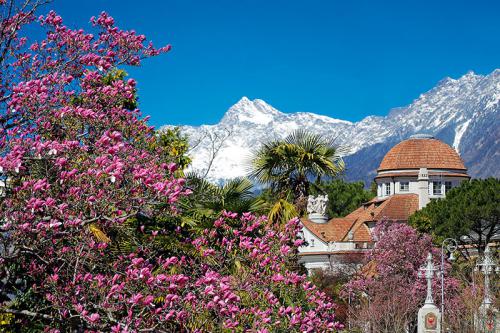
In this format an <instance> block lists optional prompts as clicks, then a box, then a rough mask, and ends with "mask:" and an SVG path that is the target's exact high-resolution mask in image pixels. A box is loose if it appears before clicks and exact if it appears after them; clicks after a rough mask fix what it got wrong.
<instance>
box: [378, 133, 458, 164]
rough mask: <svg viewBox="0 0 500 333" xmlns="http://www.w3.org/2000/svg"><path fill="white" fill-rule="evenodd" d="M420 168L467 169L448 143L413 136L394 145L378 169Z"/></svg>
mask: <svg viewBox="0 0 500 333" xmlns="http://www.w3.org/2000/svg"><path fill="white" fill-rule="evenodd" d="M419 168H431V169H452V170H467V169H466V168H465V166H464V162H463V161H462V159H461V158H460V156H459V155H458V153H457V152H456V151H455V150H454V149H453V148H452V147H450V146H448V145H447V144H446V143H444V142H442V141H440V140H437V139H434V138H414V139H413V138H412V139H408V140H404V141H402V142H400V143H398V144H397V145H395V146H394V147H392V148H391V150H389V152H388V153H387V154H386V155H385V156H384V158H383V160H382V162H381V163H380V166H379V167H378V171H383V170H398V169H419Z"/></svg>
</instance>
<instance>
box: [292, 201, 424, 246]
mask: <svg viewBox="0 0 500 333" xmlns="http://www.w3.org/2000/svg"><path fill="white" fill-rule="evenodd" d="M417 209H418V195H416V194H395V195H393V196H390V197H388V198H384V199H381V200H378V199H373V200H370V201H368V202H367V203H365V204H363V205H362V206H361V207H359V208H358V209H356V210H355V211H353V212H352V213H350V214H349V215H347V216H346V217H343V218H333V219H331V220H330V221H328V222H327V223H314V222H312V221H310V220H308V219H302V224H303V225H304V227H306V228H307V229H308V230H309V231H311V232H312V233H313V234H314V235H315V236H316V237H318V238H319V239H321V240H322V241H324V242H326V243H327V242H372V241H373V239H372V237H371V235H370V230H369V228H368V226H367V224H366V223H367V222H372V221H379V220H382V219H387V220H391V221H407V220H408V217H409V216H410V215H411V214H413V213H414V212H415V211H416V210H417ZM351 230H352V232H350V231H351ZM351 234H352V239H349V237H350V235H351Z"/></svg>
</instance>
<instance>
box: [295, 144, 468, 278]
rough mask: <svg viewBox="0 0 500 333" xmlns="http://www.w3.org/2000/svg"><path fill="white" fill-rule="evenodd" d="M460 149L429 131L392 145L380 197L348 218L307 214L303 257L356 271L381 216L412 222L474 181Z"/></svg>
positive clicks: (381, 171)
mask: <svg viewBox="0 0 500 333" xmlns="http://www.w3.org/2000/svg"><path fill="white" fill-rule="evenodd" d="M469 178H470V177H469V176H468V175H467V169H466V168H465V166H464V163H463V161H462V159H461V158H460V156H459V155H458V153H457V152H456V151H455V150H454V149H453V148H452V147H450V146H449V145H447V144H446V143H444V142H442V141H440V140H438V139H435V138H433V137H431V136H427V135H415V136H412V137H410V138H409V139H407V140H404V141H402V142H400V143H399V144H397V145H396V146H394V147H393V148H391V149H390V150H389V152H388V153H387V154H386V155H385V156H384V158H383V159H382V162H381V163H380V166H379V167H378V169H377V176H376V177H375V182H376V184H377V196H376V197H375V198H374V199H372V200H370V201H369V202H366V203H364V204H362V205H361V207H359V208H358V209H356V210H355V211H353V212H352V213H350V214H349V215H347V216H345V217H343V218H333V219H328V218H323V219H317V218H310V216H309V217H308V218H304V219H302V224H303V234H302V237H303V238H304V240H305V241H306V245H304V246H302V247H301V248H299V255H300V261H301V262H302V263H304V265H305V267H306V268H307V270H308V272H311V271H313V270H314V269H328V270H333V271H335V270H343V271H345V270H348V269H354V267H355V266H356V264H357V263H359V261H360V259H361V258H362V256H363V255H364V254H365V253H366V252H367V251H368V250H369V249H371V248H372V247H373V245H374V243H375V240H374V239H373V237H372V231H373V228H374V227H375V224H376V223H377V222H378V221H381V220H387V221H392V222H400V223H401V222H403V223H404V222H407V221H408V217H409V216H410V215H411V214H413V213H414V212H415V211H416V210H418V209H422V208H423V207H425V206H426V205H427V204H428V203H429V202H430V200H436V199H440V198H444V197H445V196H446V192H447V191H449V190H451V189H452V188H454V187H456V186H458V185H459V184H460V183H461V182H462V181H465V180H468V179H469Z"/></svg>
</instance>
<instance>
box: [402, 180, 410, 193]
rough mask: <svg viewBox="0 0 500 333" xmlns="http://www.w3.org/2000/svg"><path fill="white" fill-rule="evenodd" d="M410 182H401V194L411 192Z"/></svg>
mask: <svg viewBox="0 0 500 333" xmlns="http://www.w3.org/2000/svg"><path fill="white" fill-rule="evenodd" d="M409 191H410V182H399V192H409Z"/></svg>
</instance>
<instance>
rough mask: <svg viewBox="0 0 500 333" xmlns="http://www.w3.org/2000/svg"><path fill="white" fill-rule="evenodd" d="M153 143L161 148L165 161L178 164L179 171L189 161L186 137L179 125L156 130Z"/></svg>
mask: <svg viewBox="0 0 500 333" xmlns="http://www.w3.org/2000/svg"><path fill="white" fill-rule="evenodd" d="M155 144H156V145H158V146H160V147H162V148H163V149H162V152H163V153H164V156H163V159H164V160H165V162H174V163H175V164H177V165H178V167H179V170H180V171H182V170H184V169H185V168H186V167H187V166H188V165H189V164H190V163H191V159H190V158H189V156H187V152H188V150H189V141H188V137H187V136H186V135H184V134H182V133H181V130H180V128H179V127H175V128H167V129H166V130H163V131H161V132H158V135H157V136H156V142H155ZM181 176H182V175H181Z"/></svg>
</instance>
